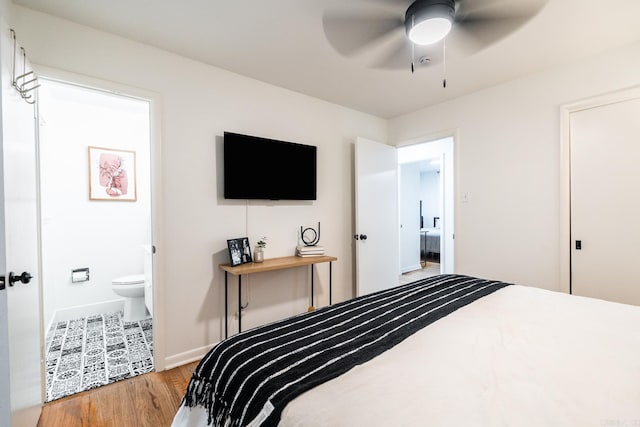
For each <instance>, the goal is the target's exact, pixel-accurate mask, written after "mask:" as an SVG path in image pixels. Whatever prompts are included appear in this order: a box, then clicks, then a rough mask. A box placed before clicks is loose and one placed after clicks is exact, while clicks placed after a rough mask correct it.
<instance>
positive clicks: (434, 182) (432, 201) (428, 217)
mask: <svg viewBox="0 0 640 427" xmlns="http://www.w3.org/2000/svg"><path fill="white" fill-rule="evenodd" d="M420 198H421V199H422V216H423V218H424V228H431V227H433V218H434V217H436V216H437V217H439V216H440V211H441V209H442V207H441V206H440V205H441V204H442V202H441V200H442V198H441V197H440V173H439V172H438V171H428V172H422V173H421V174H420Z"/></svg>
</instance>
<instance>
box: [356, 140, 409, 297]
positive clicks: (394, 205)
mask: <svg viewBox="0 0 640 427" xmlns="http://www.w3.org/2000/svg"><path fill="white" fill-rule="evenodd" d="M355 175H356V178H355V185H356V231H355V233H356V234H355V235H354V238H355V239H356V292H357V295H358V296H360V295H366V294H370V293H372V292H375V291H379V290H382V289H387V288H391V287H394V286H397V285H398V276H399V274H400V265H399V247H398V224H399V223H398V154H397V149H396V148H395V147H392V146H390V145H385V144H380V143H378V142H374V141H369V140H366V139H363V138H358V139H357V140H356V150H355Z"/></svg>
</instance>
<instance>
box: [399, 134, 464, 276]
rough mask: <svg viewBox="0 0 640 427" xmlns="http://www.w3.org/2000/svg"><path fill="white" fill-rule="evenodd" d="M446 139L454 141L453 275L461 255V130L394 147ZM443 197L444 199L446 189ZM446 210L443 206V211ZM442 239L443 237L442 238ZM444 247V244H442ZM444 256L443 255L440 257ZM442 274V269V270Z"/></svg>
mask: <svg viewBox="0 0 640 427" xmlns="http://www.w3.org/2000/svg"><path fill="white" fill-rule="evenodd" d="M444 138H452V139H453V194H452V197H453V260H451V263H452V265H453V268H452V271H451V273H455V272H456V271H458V270H457V265H458V256H459V255H458V254H459V248H458V247H459V246H460V239H461V236H460V235H458V236H456V234H457V233H456V230H458V226H459V224H460V198H459V197H458V195H459V194H460V143H459V141H460V130H459V129H458V128H453V129H444V130H441V131H438V132H432V133H428V134H425V135H422V136H419V137H415V138H411V139H403V140H401V141H399V142H396V143H395V144H394V146H395V147H396V148H404V147H409V146H412V145H420V144H428V143H430V142H434V141H436V140H439V139H444ZM442 197H443V199H444V197H445V194H444V189H443V194H442ZM444 209H445V207H444V204H443V210H444ZM441 239H442V237H441ZM441 247H442V242H441ZM440 256H442V254H441V255H440ZM398 257H400V253H398ZM441 272H442V268H441Z"/></svg>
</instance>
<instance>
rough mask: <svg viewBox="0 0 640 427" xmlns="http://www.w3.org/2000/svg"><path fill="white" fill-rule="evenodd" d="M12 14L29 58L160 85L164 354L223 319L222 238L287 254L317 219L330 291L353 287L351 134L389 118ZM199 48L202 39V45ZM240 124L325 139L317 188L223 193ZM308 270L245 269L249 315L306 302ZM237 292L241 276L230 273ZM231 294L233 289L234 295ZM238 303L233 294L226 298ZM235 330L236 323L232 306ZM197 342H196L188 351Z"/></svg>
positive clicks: (182, 351) (208, 332) (324, 286)
mask: <svg viewBox="0 0 640 427" xmlns="http://www.w3.org/2000/svg"><path fill="white" fill-rule="evenodd" d="M14 12H15V15H16V19H15V26H16V28H17V29H18V30H19V32H20V34H21V36H22V38H23V44H24V45H25V46H26V47H27V49H28V51H29V54H30V56H31V58H32V61H33V62H34V63H36V64H41V65H45V66H49V67H55V68H60V69H64V70H69V71H73V72H75V73H80V74H85V75H88V76H92V77H96V78H100V79H104V80H109V81H115V82H118V83H121V84H125V85H129V86H133V87H139V88H142V89H145V90H148V91H153V92H156V93H158V94H159V97H160V98H161V103H162V105H161V107H162V153H163V156H162V171H163V175H164V176H163V184H162V187H163V188H162V190H163V206H162V214H163V221H164V224H163V226H162V231H163V233H164V241H165V242H166V244H165V245H164V247H159V248H158V250H159V251H163V255H164V259H165V260H166V263H165V265H164V266H161V267H162V268H163V271H162V275H163V279H164V301H165V305H164V307H161V308H160V309H161V310H163V311H164V313H165V325H166V327H165V328H163V331H162V332H163V333H164V334H165V336H164V338H165V340H166V354H167V356H168V357H167V361H168V363H179V362H180V361H181V360H184V359H185V358H187V357H191V356H197V355H198V354H197V352H198V349H201V350H202V348H203V347H206V346H208V345H210V344H212V343H215V342H217V341H218V340H220V338H221V334H222V333H223V331H224V319H223V313H224V306H223V296H224V275H223V274H222V272H221V271H220V270H219V269H218V264H220V263H224V262H227V261H228V257H227V249H226V239H228V238H234V237H241V236H245V235H246V236H248V237H249V240H250V242H251V244H252V245H254V244H255V243H256V242H257V239H258V238H259V237H261V236H268V238H269V245H268V247H267V250H266V257H276V256H285V255H292V254H293V251H294V247H295V245H296V239H297V230H299V227H300V225H305V226H315V225H316V224H317V222H318V221H321V222H322V240H321V244H322V245H323V246H325V247H326V249H327V252H328V253H329V254H331V255H334V256H337V257H338V261H337V262H334V265H333V285H334V293H333V298H334V301H341V300H345V299H347V298H350V297H351V296H352V295H353V282H354V281H353V270H352V264H353V251H352V244H353V242H352V234H353V233H352V228H353V225H352V224H353V190H352V187H353V157H352V152H353V148H352V145H353V141H354V140H355V138H356V137H357V136H363V137H366V138H370V139H373V140H382V141H384V140H386V121H385V120H382V119H379V118H376V117H373V116H370V115H367V114H363V113H359V112H356V111H353V110H349V109H347V108H344V107H340V106H337V105H334V104H329V103H327V102H324V101H319V100H317V99H314V98H311V97H307V96H303V95H300V94H298V93H294V92H291V91H288V90H284V89H281V88H278V87H275V86H272V85H268V84H265V83H262V82H258V81H255V80H252V79H249V78H246V77H243V76H240V75H237V74H233V73H230V72H227V71H224V70H221V69H218V68H215V67H211V66H208V65H204V64H201V63H198V62H195V61H191V60H188V59H185V58H182V57H179V56H176V55H174V54H170V53H167V52H165V51H161V50H158V49H154V48H150V47H147V46H144V45H142V44H138V43H134V42H132V41H129V40H126V39H123V38H119V37H115V36H112V35H109V34H106V33H102V32H98V31H95V30H92V29H89V28H87V27H83V26H79V25H76V24H73V23H70V22H68V21H63V20H60V19H57V18H54V17H51V16H48V15H44V14H41V13H36V12H33V11H30V10H28V9H25V8H22V7H19V6H15V7H14ZM203 48H205V46H204V45H203ZM224 131H234V132H240V133H247V134H253V135H259V136H263V137H267V138H274V139H282V140H287V141H295V142H300V143H303V144H311V145H317V146H318V200H317V201H314V202H264V203H263V202H255V201H252V202H249V203H248V207H247V206H246V205H245V202H243V201H226V200H224V199H223V197H222V191H221V189H222V181H221V179H222V178H221V162H222V156H221V154H222V146H221V142H222V135H223V132H224ZM309 281H310V279H309V271H308V269H306V268H303V269H296V270H294V271H281V272H270V273H263V274H261V275H255V276H251V277H250V278H249V279H248V280H243V285H244V284H245V283H248V288H247V289H245V290H244V291H243V295H248V296H249V302H250V305H249V307H248V309H247V311H246V315H243V326H244V327H251V326H255V325H257V324H260V323H263V322H266V321H272V320H275V319H278V318H281V317H284V316H287V315H291V314H294V313H299V312H302V311H304V310H306V308H307V306H308V285H307V284H308V282H309ZM314 284H315V285H316V294H317V295H316V297H317V299H316V300H317V301H319V304H323V303H324V304H326V303H327V302H328V266H327V265H320V266H318V267H317V269H316V282H315V283H314ZM231 285H232V286H231V287H230V288H231V290H233V291H234V292H235V288H236V281H235V278H232V280H231ZM234 292H233V293H232V295H231V296H230V300H231V301H235V300H236V299H237V297H236V296H235V293H234ZM229 307H230V309H231V311H232V312H233V311H234V309H233V308H234V303H231V304H230V305H229ZM230 321H231V324H230V325H231V326H232V328H231V331H234V330H235V323H234V322H233V318H231V319H230ZM192 350H193V352H192Z"/></svg>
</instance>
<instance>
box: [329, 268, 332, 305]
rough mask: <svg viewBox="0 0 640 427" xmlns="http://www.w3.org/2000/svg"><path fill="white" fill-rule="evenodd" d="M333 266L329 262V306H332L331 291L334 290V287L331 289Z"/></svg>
mask: <svg viewBox="0 0 640 427" xmlns="http://www.w3.org/2000/svg"><path fill="white" fill-rule="evenodd" d="M331 264H332V262H331V261H329V305H331V296H332V295H331V289H332V287H331Z"/></svg>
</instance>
